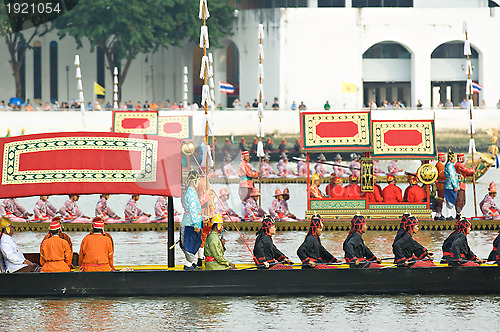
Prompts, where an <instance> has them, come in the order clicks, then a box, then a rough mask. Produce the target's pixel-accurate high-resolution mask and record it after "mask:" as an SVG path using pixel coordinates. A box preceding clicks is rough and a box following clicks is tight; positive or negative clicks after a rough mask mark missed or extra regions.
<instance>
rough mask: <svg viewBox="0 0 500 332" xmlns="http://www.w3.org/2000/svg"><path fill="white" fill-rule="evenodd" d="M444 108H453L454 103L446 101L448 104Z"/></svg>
mask: <svg viewBox="0 0 500 332" xmlns="http://www.w3.org/2000/svg"><path fill="white" fill-rule="evenodd" d="M444 107H446V108H453V103H452V102H451V100H449V99H446V103H445V104H444Z"/></svg>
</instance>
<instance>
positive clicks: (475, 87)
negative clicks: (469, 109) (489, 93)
mask: <svg viewBox="0 0 500 332" xmlns="http://www.w3.org/2000/svg"><path fill="white" fill-rule="evenodd" d="M481 90H483V86H482V85H479V84H477V83H476V82H474V81H473V82H472V93H479V92H481Z"/></svg>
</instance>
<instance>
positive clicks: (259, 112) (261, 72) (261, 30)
mask: <svg viewBox="0 0 500 332" xmlns="http://www.w3.org/2000/svg"><path fill="white" fill-rule="evenodd" d="M258 37H259V104H258V107H257V115H258V117H259V126H258V130H257V136H259V142H258V143H257V156H258V157H259V192H261V191H262V157H264V155H265V154H264V146H263V144H262V137H263V136H264V131H263V129H262V118H263V116H264V106H263V105H262V99H263V98H264V88H263V85H262V79H263V78H264V66H263V65H262V59H264V46H263V45H262V39H264V26H263V25H262V24H259V35H258ZM261 203H262V201H261V196H259V205H261Z"/></svg>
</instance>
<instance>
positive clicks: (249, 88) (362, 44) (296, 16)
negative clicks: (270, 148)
mask: <svg viewBox="0 0 500 332" xmlns="http://www.w3.org/2000/svg"><path fill="white" fill-rule="evenodd" d="M256 3H257V4H256ZM250 4H251V5H250ZM368 5H370V6H372V7H367V6H368ZM495 5H496V3H495V2H494V1H491V0H490V1H487V0H373V1H372V0H309V1H307V0H288V1H286V0H279V1H278V0H262V1H243V2H242V3H241V4H240V8H239V10H236V11H235V16H236V19H235V21H234V27H233V32H234V34H233V35H232V36H230V37H228V38H227V39H224V40H221V41H220V43H221V44H222V46H223V47H222V48H213V47H212V48H211V49H209V52H212V53H213V55H214V72H215V77H214V79H215V81H216V82H219V81H224V82H229V83H231V84H233V85H234V86H235V94H234V95H228V96H226V95H225V94H220V93H219V92H218V86H216V89H215V96H216V103H217V104H218V103H221V104H222V105H223V106H224V107H226V106H228V107H231V106H232V101H233V100H234V98H238V99H240V100H241V102H242V103H243V104H245V103H246V102H249V103H250V104H252V102H253V101H254V99H256V98H257V96H258V43H259V40H258V38H257V33H258V25H259V24H260V23H262V24H263V25H264V29H265V33H266V38H265V39H264V40H263V45H264V55H265V57H264V60H263V65H264V73H265V76H264V80H263V85H264V101H265V102H268V103H269V105H271V104H272V103H273V99H274V98H278V100H279V103H280V106H281V108H283V109H289V108H290V105H291V104H292V103H293V102H294V101H295V102H296V104H299V103H300V102H302V101H303V102H304V104H305V105H307V107H308V108H309V109H321V108H323V105H324V104H325V102H326V101H329V103H330V104H331V105H332V108H334V109H359V108H361V107H363V106H364V105H367V104H369V103H370V101H371V100H374V101H375V102H376V103H377V104H378V105H381V104H382V103H383V102H384V101H386V100H387V101H388V102H389V103H390V102H393V101H401V102H403V103H404V104H405V105H406V106H412V107H415V106H416V105H417V102H418V101H421V103H422V104H423V105H424V107H431V106H437V105H438V104H439V102H442V103H445V102H446V100H447V99H449V100H450V101H451V102H453V104H454V105H455V106H457V105H458V104H459V103H460V101H461V100H462V99H463V98H465V82H466V79H467V76H466V72H465V71H464V69H463V68H464V64H465V56H464V55H463V41H464V39H465V35H464V33H463V31H462V27H463V22H464V21H467V23H468V27H469V40H470V42H471V45H472V49H473V52H472V53H473V54H472V59H471V60H472V64H473V67H474V69H473V75H472V79H473V81H475V82H477V83H479V84H480V85H482V86H483V89H482V91H481V92H480V94H479V95H478V96H476V97H475V104H476V105H478V106H480V105H483V104H485V105H487V106H488V107H494V106H495V105H496V104H497V102H498V100H499V99H500V78H499V75H498V73H499V72H500V62H499V61H498V60H495V59H497V58H498V56H499V55H500V43H498V42H496V40H495V33H496V32H497V31H500V11H499V12H497V11H498V8H494V7H492V6H495ZM208 6H209V8H210V0H209V1H208ZM389 6H391V7H389ZM255 7H260V8H255ZM265 7H270V8H265ZM196 14H197V13H194V14H193V15H196ZM207 25H208V27H209V29H210V19H209V20H208V21H207ZM37 48H38V49H37ZM75 54H79V55H80V61H81V68H82V77H83V88H84V94H85V97H86V101H87V102H88V101H91V102H93V101H95V98H96V97H95V96H94V95H93V85H94V82H99V83H100V84H101V85H104V87H105V88H106V96H105V98H104V101H112V84H113V81H112V76H111V74H110V72H109V70H108V69H107V66H108V64H107V63H106V62H105V61H104V58H103V56H102V54H99V53H98V52H94V53H91V52H90V47H89V45H88V43H87V44H84V47H83V48H81V49H77V48H76V44H75V42H74V40H73V39H72V37H66V38H64V39H62V40H59V39H58V37H57V35H56V34H55V33H53V34H48V35H45V36H44V37H42V38H39V39H38V40H36V44H35V48H34V49H32V50H28V51H27V53H26V61H25V68H24V73H25V74H24V86H25V98H27V99H31V100H35V101H37V102H41V103H45V102H48V101H52V102H54V101H55V100H58V101H59V102H61V101H67V100H72V99H76V96H77V94H78V90H77V89H76V84H77V83H76V79H75V66H74V64H73V63H74V56H75ZM0 59H2V61H0V68H1V70H2V73H3V74H2V79H1V80H0V99H4V100H8V99H9V97H12V96H13V95H14V92H15V89H14V80H13V77H12V76H11V69H10V65H9V63H8V61H7V60H8V53H7V50H6V47H5V46H3V47H2V48H0ZM200 60H201V56H200V50H199V49H198V47H197V45H196V44H192V43H185V45H184V46H183V47H182V48H169V49H161V50H159V51H158V52H157V53H155V54H153V55H151V54H150V55H139V56H138V57H137V59H135V60H134V62H133V64H132V66H131V68H130V70H129V73H128V75H127V78H126V81H125V84H124V85H123V88H122V96H121V99H122V100H123V101H128V100H131V101H132V103H133V104H135V103H136V102H137V101H140V102H141V103H144V102H145V101H146V100H147V101H151V100H155V101H157V102H164V101H165V100H167V99H169V100H170V103H173V102H174V101H176V102H178V103H179V102H181V101H182V95H183V68H184V66H187V67H188V70H189V73H190V74H189V92H188V101H189V102H190V103H192V102H196V103H198V104H199V103H200V95H201V84H202V81H201V80H200V79H199V78H198V75H199V70H200V62H201V61H200ZM216 85H217V84H216ZM345 86H349V87H350V90H349V91H346V89H345ZM353 86H355V89H352V88H353ZM343 87H344V88H343ZM354 90H355V91H354ZM226 97H227V98H226Z"/></svg>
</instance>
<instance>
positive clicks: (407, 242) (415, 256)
mask: <svg viewBox="0 0 500 332" xmlns="http://www.w3.org/2000/svg"><path fill="white" fill-rule="evenodd" d="M417 232H418V220H417V218H415V217H414V216H408V217H407V218H406V227H405V230H404V232H401V236H400V237H399V238H398V235H396V239H395V240H394V243H393V244H392V251H393V253H394V263H395V264H397V265H398V266H399V267H411V268H413V267H432V266H435V265H434V262H433V261H432V256H433V255H434V254H432V253H430V252H428V251H427V249H425V248H424V247H423V246H422V245H421V244H420V243H418V242H417V241H416V240H415V239H414V238H413V235H414V234H416V233H417ZM425 257H427V258H428V260H427V259H426V260H424V258H425Z"/></svg>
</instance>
